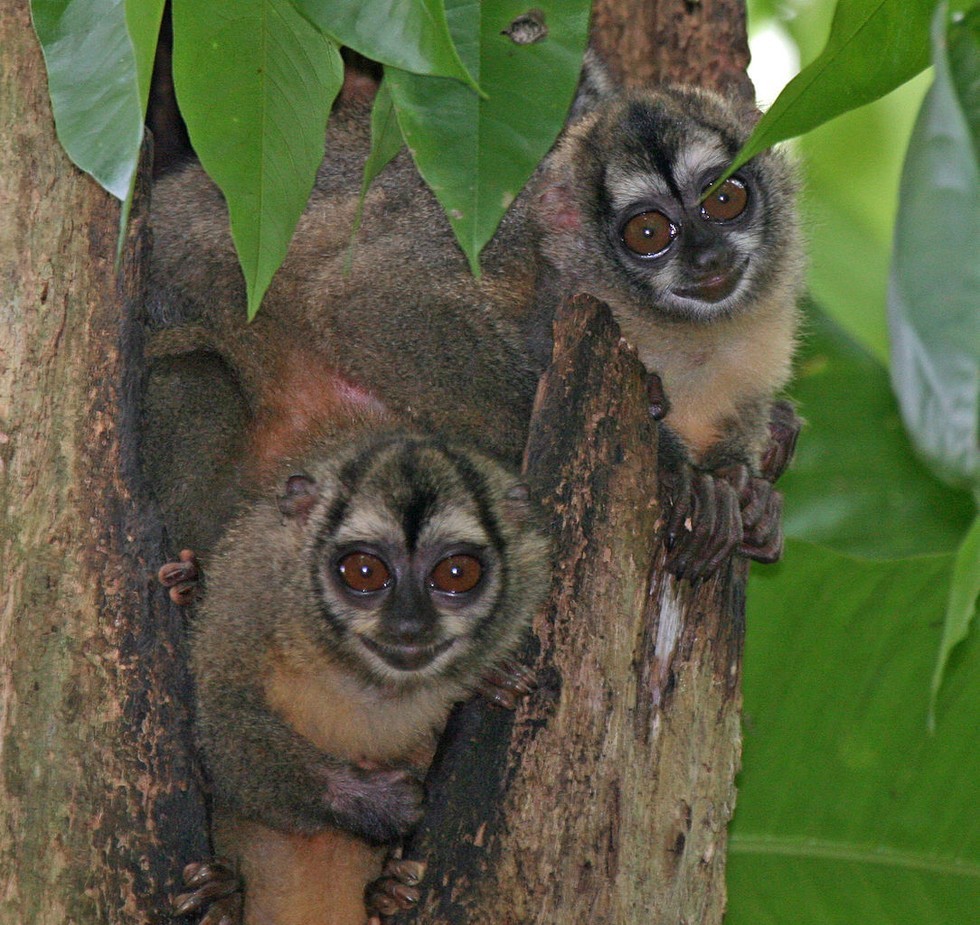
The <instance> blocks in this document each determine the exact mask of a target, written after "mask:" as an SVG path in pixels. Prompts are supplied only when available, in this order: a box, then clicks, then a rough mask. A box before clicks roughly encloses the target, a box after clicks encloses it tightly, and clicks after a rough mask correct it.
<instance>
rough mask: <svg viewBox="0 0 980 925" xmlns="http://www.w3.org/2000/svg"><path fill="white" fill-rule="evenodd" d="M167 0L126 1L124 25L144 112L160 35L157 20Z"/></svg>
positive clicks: (159, 19) (160, 18)
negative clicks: (131, 51) (129, 40)
mask: <svg viewBox="0 0 980 925" xmlns="http://www.w3.org/2000/svg"><path fill="white" fill-rule="evenodd" d="M165 2H166V0H126V26H127V28H128V29H129V37H130V39H131V40H132V43H133V53H134V55H135V56H136V81H137V85H138V86H139V92H140V110H141V112H142V113H143V115H144V116H145V115H146V107H147V103H148V101H149V98H150V84H151V83H152V82H153V64H154V60H155V58H156V53H157V39H158V38H159V37H160V22H161V20H162V18H163V7H164V4H165Z"/></svg>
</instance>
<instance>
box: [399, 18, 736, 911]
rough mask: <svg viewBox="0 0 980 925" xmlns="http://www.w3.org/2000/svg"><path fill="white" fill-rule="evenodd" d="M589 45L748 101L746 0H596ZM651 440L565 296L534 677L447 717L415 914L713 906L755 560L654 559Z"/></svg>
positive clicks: (624, 76)
mask: <svg viewBox="0 0 980 925" xmlns="http://www.w3.org/2000/svg"><path fill="white" fill-rule="evenodd" d="M593 44H594V45H596V46H597V47H598V48H599V50H600V51H601V52H603V53H604V56H605V58H606V59H607V61H608V62H609V63H610V65H611V66H612V68H613V71H614V74H615V75H616V76H617V77H618V78H619V79H620V80H621V81H622V82H624V83H626V84H628V85H637V84H644V83H650V82H657V81H686V82H694V83H701V84H705V85H709V86H713V87H715V88H717V89H720V90H723V91H727V92H734V93H738V94H741V95H742V96H743V97H745V98H746V99H752V95H753V94H752V87H751V83H750V82H749V80H748V78H747V77H746V75H745V71H744V69H745V66H746V65H747V63H748V46H747V41H746V37H745V10H744V4H743V3H742V2H741V0H699V2H690V0H659V2H658V0H597V2H596V4H595V7H594V20H593ZM656 456H657V454H656V436H655V427H654V425H653V424H652V422H651V421H650V419H649V415H648V409H647V400H646V395H645V390H644V388H643V370H642V367H641V365H640V364H639V362H638V361H637V360H636V357H635V356H634V355H633V353H632V351H631V350H630V349H629V348H628V347H627V346H626V345H625V344H624V343H623V342H622V341H621V339H620V337H619V333H618V330H617V328H616V326H615V324H614V323H613V322H612V320H611V318H610V316H609V314H608V311H607V310H606V309H605V308H604V307H603V306H599V305H597V304H595V303H592V302H589V301H582V302H579V303H577V304H576V305H573V306H571V307H569V308H568V309H567V310H566V311H565V312H563V313H562V315H561V317H559V318H558V319H557V320H556V326H555V353H554V358H553V364H552V367H551V369H550V371H549V372H548V374H547V375H546V377H545V379H544V380H543V382H542V385H541V389H540V391H539V395H538V400H537V403H536V406H535V412H534V420H533V421H532V425H531V435H530V440H529V443H528V452H527V460H526V461H527V471H526V474H527V478H528V481H529V483H530V484H531V486H532V488H533V490H534V492H535V493H536V494H537V496H538V497H539V498H540V499H541V500H542V502H543V503H544V505H545V507H546V508H547V509H548V510H549V511H551V512H552V514H553V517H554V532H555V536H556V537H557V540H558V568H557V571H556V583H555V588H554V591H553V594H552V597H551V600H550V602H549V604H548V606H547V608H546V609H545V611H544V612H543V614H542V615H541V616H540V617H539V619H538V620H537V622H536V625H535V633H536V640H535V651H534V652H533V653H530V660H532V661H533V662H534V664H535V666H536V669H537V672H538V678H539V681H540V683H541V690H540V691H539V692H538V693H537V694H536V695H535V696H534V697H532V698H531V699H529V701H528V702H527V703H526V704H525V705H524V707H523V708H522V709H521V710H520V711H519V712H518V715H517V716H516V718H510V717H506V716H504V715H502V714H501V713H500V712H499V711H495V710H494V708H492V707H488V706H486V705H484V704H481V703H471V704H468V705H466V706H465V707H464V708H462V709H461V710H460V711H458V713H457V714H456V715H455V716H454V717H453V720H452V722H451V726H450V728H449V729H448V730H447V735H446V737H445V739H444V743H443V748H442V751H441V753H440V755H439V756H438V758H437V762H436V764H435V765H434V766H433V769H432V773H431V775H430V782H429V783H430V793H431V801H432V806H433V808H434V812H433V813H432V814H431V815H430V816H429V817H428V819H427V821H426V825H425V827H424V828H423V829H422V830H421V831H420V832H419V833H418V836H417V838H416V839H415V841H414V843H413V844H412V845H410V850H411V851H412V853H413V854H415V855H416V856H419V857H425V858H427V860H428V861H429V863H430V873H429V880H428V882H429V886H430V890H429V892H428V894H427V896H426V897H425V899H424V900H423V903H422V904H421V906H420V908H419V909H418V910H416V912H415V913H414V914H413V916H412V917H410V918H411V919H412V920H413V921H415V922H418V923H422V925H463V923H466V925H481V923H487V925H489V923H491V922H492V923H493V925H530V923H540V925H546V923H547V925H554V923H565V922H602V923H617V925H619V923H622V925H632V923H637V922H681V923H683V922H688V923H694V922H697V923H705V925H713V923H720V922H721V920H722V916H723V913H724V908H725V884H724V868H725V845H726V826H727V824H728V821H729V819H730V817H731V814H732V811H733V809H734V802H735V787H734V779H735V773H736V771H737V769H738V764H739V758H740V754H741V739H740V732H739V714H740V708H741V694H740V674H741V654H742V639H743V633H744V588H745V579H746V576H747V567H746V563H745V562H743V561H736V562H735V563H734V564H733V565H732V566H731V567H730V568H729V569H727V570H726V571H725V572H723V573H722V574H720V575H718V576H716V577H715V578H713V579H712V580H711V581H709V582H706V583H705V584H704V585H702V586H700V587H698V588H697V589H692V588H691V587H690V585H689V584H688V583H686V582H681V583H678V582H675V581H674V580H673V579H672V578H670V577H669V576H667V575H665V574H664V572H663V563H664V550H663V548H662V546H661V545H660V544H659V541H658V539H657V528H658V520H657V518H658V510H657V507H656V503H655V499H656V497H657V492H656Z"/></svg>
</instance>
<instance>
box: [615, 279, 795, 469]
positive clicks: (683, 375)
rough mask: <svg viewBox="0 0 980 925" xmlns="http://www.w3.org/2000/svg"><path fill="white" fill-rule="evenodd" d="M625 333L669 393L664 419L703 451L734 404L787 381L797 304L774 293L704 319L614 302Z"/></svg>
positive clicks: (733, 416) (732, 411)
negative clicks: (668, 316) (664, 315)
mask: <svg viewBox="0 0 980 925" xmlns="http://www.w3.org/2000/svg"><path fill="white" fill-rule="evenodd" d="M613 310H614V313H615V315H616V320H617V321H618V322H619V324H620V327H621V329H622V331H623V336H624V337H625V338H626V339H627V340H628V341H629V342H630V343H631V344H632V345H633V346H634V347H635V348H636V349H637V352H638V353H639V355H640V359H641V360H642V361H643V363H644V365H645V366H646V367H647V369H648V370H650V372H655V373H657V374H659V376H660V378H661V380H662V381H663V385H664V390H665V392H666V394H667V398H668V400H669V401H670V405H671V408H670V412H669V413H668V415H667V418H666V419H665V421H666V423H667V424H669V425H670V426H671V427H672V428H673V429H674V430H675V431H677V433H679V434H680V435H681V437H683V438H684V440H685V442H686V443H687V444H688V446H689V447H690V448H691V449H692V451H693V452H694V453H695V455H696V457H701V456H702V455H703V454H704V453H705V452H706V451H707V450H708V449H709V448H710V447H711V446H712V445H713V444H715V443H716V442H717V441H718V440H719V439H720V438H721V437H722V435H723V430H724V427H725V425H726V423H727V422H730V421H732V420H734V419H736V418H737V417H738V413H739V406H740V405H742V404H744V403H745V402H746V401H750V400H752V399H753V398H755V397H757V396H770V395H772V394H773V393H774V392H776V391H778V390H779V389H780V388H781V387H782V386H783V385H784V384H785V383H786V381H787V379H788V378H789V374H790V364H791V361H792V356H793V349H794V345H795V344H794V341H795V337H794V330H795V326H796V319H795V309H794V308H793V307H792V303H791V302H790V303H787V300H785V299H782V298H780V299H773V300H772V301H771V302H770V304H768V305H765V306H760V307H759V308H758V309H757V310H756V311H754V312H753V313H752V314H751V315H750V316H748V317H736V318H731V319H725V320H722V321H717V322H713V323H711V324H705V325H693V324H691V323H689V322H688V323H681V324H672V323H669V322H664V321H659V322H658V321H651V319H650V318H649V317H644V318H641V319H637V317H636V315H635V314H633V313H631V312H629V311H627V310H625V309H623V308H620V307H617V306H615V305H614V306H613Z"/></svg>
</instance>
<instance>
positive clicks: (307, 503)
mask: <svg viewBox="0 0 980 925" xmlns="http://www.w3.org/2000/svg"><path fill="white" fill-rule="evenodd" d="M319 497H320V492H319V490H318V489H317V485H316V480H315V479H313V478H312V477H311V476H309V475H307V474H306V473H305V472H298V473H296V474H294V475H291V476H289V478H288V479H286V491H285V494H283V495H280V496H279V498H277V499H276V500H277V502H278V505H279V510H280V511H282V513H283V514H285V515H286V516H287V517H291V518H293V517H295V518H297V519H298V520H299V522H300V523H301V524H305V523H306V519H307V518H308V517H309V516H310V511H311V510H313V505H314V504H316V502H317V499H318V498H319Z"/></svg>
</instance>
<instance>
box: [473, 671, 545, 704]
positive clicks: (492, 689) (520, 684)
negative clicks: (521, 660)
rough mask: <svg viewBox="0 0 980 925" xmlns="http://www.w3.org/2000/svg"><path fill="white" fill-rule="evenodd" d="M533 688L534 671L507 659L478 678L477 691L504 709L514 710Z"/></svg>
mask: <svg viewBox="0 0 980 925" xmlns="http://www.w3.org/2000/svg"><path fill="white" fill-rule="evenodd" d="M534 689H535V684H534V672H533V671H532V670H531V669H530V668H527V667H525V666H524V665H521V664H518V663H517V662H515V661H512V660H510V659H507V660H506V661H503V662H501V663H500V664H499V665H495V666H494V667H493V668H491V669H490V670H489V671H487V672H486V674H484V675H483V677H482V678H481V679H480V682H479V684H478V685H477V688H476V690H477V693H478V694H480V695H481V696H482V697H484V698H485V699H486V700H489V701H490V703H495V704H497V705H498V706H501V707H503V708H504V709H506V710H516V709H517V705H518V704H519V703H520V702H521V699H522V698H524V697H526V696H527V695H528V694H530V693H532V692H533V691H534Z"/></svg>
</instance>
